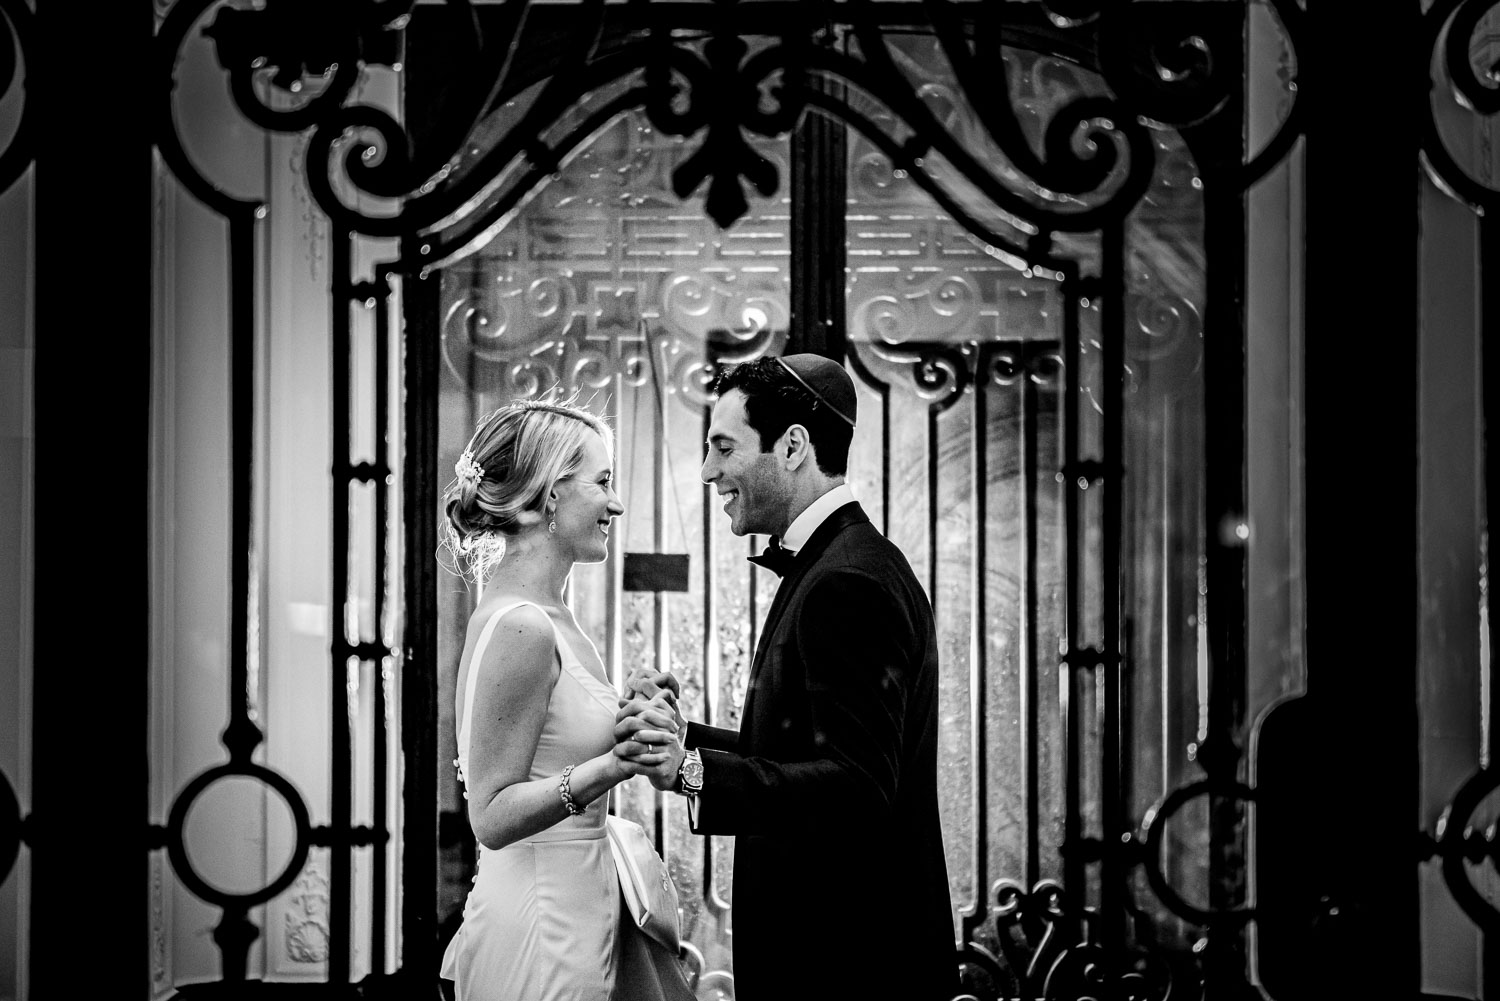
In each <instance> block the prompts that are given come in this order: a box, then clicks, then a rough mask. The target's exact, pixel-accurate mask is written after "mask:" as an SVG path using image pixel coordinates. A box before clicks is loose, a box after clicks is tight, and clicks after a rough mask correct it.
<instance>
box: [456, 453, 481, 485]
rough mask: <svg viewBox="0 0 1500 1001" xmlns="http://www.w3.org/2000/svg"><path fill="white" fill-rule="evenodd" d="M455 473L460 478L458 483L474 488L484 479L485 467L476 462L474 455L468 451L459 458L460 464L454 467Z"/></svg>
mask: <svg viewBox="0 0 1500 1001" xmlns="http://www.w3.org/2000/svg"><path fill="white" fill-rule="evenodd" d="M453 472H454V474H455V475H457V476H458V482H460V483H462V484H463V485H464V486H466V487H471V486H474V485H475V484H476V483H478V482H479V481H480V480H482V479H484V467H483V466H481V465H480V464H479V463H478V462H476V461H474V453H473V452H472V451H469V450H467V449H466V450H465V451H464V454H463V455H460V456H459V457H458V462H457V463H455V464H454V466H453Z"/></svg>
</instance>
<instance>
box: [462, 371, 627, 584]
mask: <svg viewBox="0 0 1500 1001" xmlns="http://www.w3.org/2000/svg"><path fill="white" fill-rule="evenodd" d="M590 432H592V433H594V434H597V435H598V436H599V437H600V438H602V439H604V448H605V450H606V451H607V452H609V453H610V454H611V455H613V454H614V434H613V433H612V432H611V431H610V428H609V425H608V424H606V423H604V421H603V420H601V419H600V418H598V417H597V416H595V415H594V414H592V413H590V412H589V411H588V410H586V409H585V408H583V407H581V406H578V405H577V404H575V403H574V402H572V401H571V400H568V401H565V402H561V403H539V402H537V401H535V400H517V401H515V402H514V403H508V404H506V405H505V406H503V407H501V408H500V409H498V410H496V411H494V412H493V413H491V414H490V415H489V416H488V417H486V418H485V419H484V420H482V421H480V422H479V427H478V428H477V429H475V431H474V436H473V437H472V438H470V439H469V446H468V448H467V450H466V451H467V453H468V454H469V455H471V456H472V457H473V460H474V462H476V463H477V464H478V465H479V468H480V470H482V475H480V476H478V477H477V478H473V477H455V478H454V480H453V481H452V482H451V483H450V484H449V485H448V487H447V489H445V490H444V491H443V510H444V515H445V517H444V524H443V536H444V544H445V546H446V548H447V549H448V550H449V552H450V553H451V554H452V558H453V561H454V563H455V564H457V566H456V567H455V568H453V569H454V572H455V573H457V574H459V576H461V577H464V578H467V579H471V580H473V581H474V582H475V583H476V584H479V583H483V581H484V579H485V578H486V577H488V576H489V574H490V572H491V571H492V570H493V569H494V567H495V565H496V564H498V563H499V562H500V560H501V559H502V558H503V557H504V556H505V539H506V537H507V536H511V535H515V534H517V533H518V532H521V531H522V530H524V529H526V528H529V527H531V526H532V525H537V524H540V523H541V522H542V520H543V514H544V508H545V506H546V503H547V494H548V492H549V491H550V490H551V489H552V486H553V484H555V483H557V481H558V480H561V479H565V478H567V477H569V476H571V475H573V474H574V473H576V472H577V471H578V469H579V467H580V466H581V465H582V464H583V453H584V448H585V447H586V446H587V444H588V435H589V433H590Z"/></svg>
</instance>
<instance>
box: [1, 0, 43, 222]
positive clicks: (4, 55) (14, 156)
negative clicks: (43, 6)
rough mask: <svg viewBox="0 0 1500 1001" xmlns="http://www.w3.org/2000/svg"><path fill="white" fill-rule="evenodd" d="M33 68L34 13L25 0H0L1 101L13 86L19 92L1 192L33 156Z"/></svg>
mask: <svg viewBox="0 0 1500 1001" xmlns="http://www.w3.org/2000/svg"><path fill="white" fill-rule="evenodd" d="M17 53H19V55H20V59H19V60H18V59H17V58H16V56H17ZM22 67H24V68H25V73H24V74H22V73H21V72H20V70H21V68H22ZM36 68H37V37H36V15H35V14H33V13H32V12H31V8H30V7H29V6H28V5H27V4H26V0H0V100H4V99H5V97H6V96H7V95H8V94H9V93H10V92H11V89H12V88H14V87H18V88H20V90H21V93H22V104H21V114H20V118H19V119H18V120H17V122H16V126H15V130H14V131H13V132H12V133H11V136H10V140H9V142H7V143H6V144H5V145H4V146H3V147H0V192H3V191H5V190H6V189H7V188H9V187H10V186H11V185H12V184H13V183H15V180H16V178H18V177H20V176H21V174H22V173H24V172H25V170H26V168H27V167H28V166H30V165H31V161H32V159H33V158H34V157H35V156H36V146H35V144H36V129H37V117H36V101H34V100H33V99H32V95H31V94H30V90H29V88H30V84H31V80H32V74H33V73H35V72H36Z"/></svg>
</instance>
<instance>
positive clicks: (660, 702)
mask: <svg viewBox="0 0 1500 1001" xmlns="http://www.w3.org/2000/svg"><path fill="white" fill-rule="evenodd" d="M677 720H678V717H677V713H676V705H675V700H674V699H673V698H672V697H671V692H669V691H663V692H662V693H661V694H659V695H657V696H656V697H654V698H652V699H645V698H640V697H637V698H634V699H622V700H621V706H620V711H619V712H618V713H616V714H615V750H614V753H615V757H616V759H617V766H618V767H619V768H620V769H621V770H622V771H624V772H625V773H626V774H629V775H645V776H646V777H647V778H649V779H650V780H651V784H652V785H653V786H655V787H656V788H658V789H662V790H667V789H671V788H672V787H673V786H674V785H676V783H677V770H678V768H679V767H681V765H682V758H683V755H684V754H685V753H686V752H685V750H684V748H683V746H682V739H681V730H680V728H679V725H678V722H677Z"/></svg>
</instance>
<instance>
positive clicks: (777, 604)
mask: <svg viewBox="0 0 1500 1001" xmlns="http://www.w3.org/2000/svg"><path fill="white" fill-rule="evenodd" d="M869 521H870V519H869V517H868V516H867V515H866V514H865V512H864V509H863V508H862V507H860V506H859V502H858V501H850V502H849V503H848V504H845V505H844V506H843V507H841V508H838V509H836V510H835V511H834V512H833V513H832V514H830V515H829V516H828V517H827V518H824V519H823V523H822V524H821V525H819V526H818V527H817V529H816V530H815V531H814V532H813V534H812V536H811V537H810V538H809V539H808V540H807V545H805V546H803V547H802V548H801V549H799V550H797V562H796V565H794V566H793V567H792V568H791V570H790V571H788V572H787V574H786V576H784V577H782V578H781V584H780V585H779V586H778V587H777V588H776V597H775V598H773V599H771V610H770V611H769V612H767V613H766V624H765V627H764V628H763V629H761V631H760V636H759V638H758V639H757V641H756V644H755V659H754V660H753V661H751V664H750V677H749V679H748V681H747V683H746V687H747V689H748V692H749V694H747V695H746V697H745V708H744V718H745V719H747V720H748V719H749V718H750V707H751V701H752V700H753V699H754V697H755V682H756V679H757V678H758V677H759V675H760V672H761V668H762V665H763V664H764V663H765V660H766V651H767V650H769V649H770V647H771V644H770V642H768V641H769V640H770V639H771V637H772V636H774V635H775V634H776V627H777V626H779V625H780V624H781V616H782V615H783V613H785V611H786V606H787V604H788V602H790V601H791V598H792V595H793V593H795V592H796V590H797V587H798V586H799V585H800V584H801V583H802V579H803V578H804V577H806V576H807V572H808V571H809V570H810V569H812V567H813V566H814V564H816V563H817V562H818V560H819V559H821V558H822V556H823V553H824V551H825V550H827V549H828V546H829V543H831V542H833V540H834V539H835V538H836V537H837V536H838V534H839V533H840V532H842V531H843V530H844V529H846V528H848V527H849V526H850V525H859V524H868V523H869Z"/></svg>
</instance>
